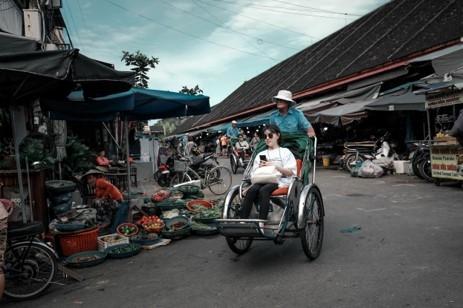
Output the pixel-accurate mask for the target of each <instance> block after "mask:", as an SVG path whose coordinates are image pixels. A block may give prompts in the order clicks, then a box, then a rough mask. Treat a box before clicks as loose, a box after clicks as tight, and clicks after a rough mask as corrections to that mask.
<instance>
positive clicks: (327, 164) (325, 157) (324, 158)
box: [322, 155, 330, 168]
mask: <svg viewBox="0 0 463 308" xmlns="http://www.w3.org/2000/svg"><path fill="white" fill-rule="evenodd" d="M322 161H323V168H329V167H330V156H329V155H323V156H322Z"/></svg>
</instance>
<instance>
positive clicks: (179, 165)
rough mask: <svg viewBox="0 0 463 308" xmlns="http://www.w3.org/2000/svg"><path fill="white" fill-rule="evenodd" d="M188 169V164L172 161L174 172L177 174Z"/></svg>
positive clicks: (181, 161)
mask: <svg viewBox="0 0 463 308" xmlns="http://www.w3.org/2000/svg"><path fill="white" fill-rule="evenodd" d="M187 168H188V163H187V162H186V161H183V160H177V159H176V160H174V170H175V171H177V172H185V171H186V170H187Z"/></svg>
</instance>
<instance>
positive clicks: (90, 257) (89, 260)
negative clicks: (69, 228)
mask: <svg viewBox="0 0 463 308" xmlns="http://www.w3.org/2000/svg"><path fill="white" fill-rule="evenodd" d="M107 255H108V254H107V253H106V252H101V251H98V250H91V251H84V252H79V253H76V254H73V255H71V256H69V257H67V258H66V260H65V261H64V264H65V265H66V266H71V267H77V268H83V267H89V266H95V265H98V264H101V263H103V262H104V261H105V259H106V257H107Z"/></svg>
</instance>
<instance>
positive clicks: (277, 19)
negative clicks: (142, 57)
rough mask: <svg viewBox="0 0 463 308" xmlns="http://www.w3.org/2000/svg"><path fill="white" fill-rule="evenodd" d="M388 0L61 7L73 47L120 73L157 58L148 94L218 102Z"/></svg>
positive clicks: (152, 0) (176, 0) (147, 0)
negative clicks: (183, 94)
mask: <svg viewBox="0 0 463 308" xmlns="http://www.w3.org/2000/svg"><path fill="white" fill-rule="evenodd" d="M386 2H388V1H387V0H349V1H345V0H296V1H292V0H98V1H96V0H63V7H62V9H61V11H62V13H63V17H64V19H65V22H66V25H67V28H68V31H69V33H70V37H71V40H72V43H73V45H74V47H75V48H79V49H80V50H81V52H82V53H84V54H85V55H87V56H90V57H93V58H96V59H98V60H101V61H105V62H109V63H113V64H114V65H115V66H116V68H117V69H119V70H128V69H129V68H128V67H127V66H125V65H124V64H123V63H122V62H121V56H122V50H126V51H129V52H135V51H137V50H140V51H141V52H143V53H145V54H146V55H148V56H154V57H157V58H159V60H160V63H159V65H157V67H156V68H155V69H153V70H151V71H150V73H149V77H150V80H149V87H150V88H154V89H161V90H170V91H175V92H177V91H179V90H180V89H181V88H182V86H188V87H194V86H195V85H199V87H200V88H201V89H203V91H204V94H205V95H208V96H210V101H211V105H214V104H217V103H220V102H221V101H222V100H223V99H225V98H226V97H227V96H228V95H229V94H231V93H232V92H233V91H234V90H235V89H236V88H238V87H239V86H240V85H241V84H242V83H244V82H245V81H246V80H249V79H251V78H253V77H254V76H256V75H258V74H260V73H262V72H263V71H265V70H267V69H269V68H270V67H272V66H274V65H275V64H277V63H279V62H281V61H282V60H284V59H286V58H288V57H289V56H291V55H293V54H295V53H297V52H299V51H300V50H302V49H304V48H307V47H308V46H310V45H311V44H313V43H315V42H317V41H319V40H320V39H323V38H324V37H326V36H327V35H329V34H331V33H333V32H335V31H336V30H338V29H340V28H342V27H344V26H345V25H347V24H349V23H351V22H353V21H354V20H356V19H357V18H359V17H360V16H362V15H364V14H367V13H368V12H370V11H372V10H374V9H376V8H377V7H379V6H381V5H383V4H385V3H386Z"/></svg>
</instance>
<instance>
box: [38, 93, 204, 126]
mask: <svg viewBox="0 0 463 308" xmlns="http://www.w3.org/2000/svg"><path fill="white" fill-rule="evenodd" d="M42 107H43V108H44V110H46V111H49V112H50V117H51V118H52V119H55V120H70V121H107V120H111V119H113V118H114V117H115V116H116V115H117V114H121V115H122V116H124V118H125V117H126V118H127V119H128V120H149V119H165V118H172V117H181V116H189V115H198V114H203V113H207V112H209V111H210V106H209V97H207V96H204V95H187V94H182V93H176V92H169V91H160V90H151V89H140V88H132V89H130V90H129V91H126V92H122V93H117V94H112V95H108V96H104V97H97V98H85V97H84V95H83V93H82V91H78V92H73V93H71V95H69V96H68V97H67V98H66V99H65V100H53V99H44V100H42Z"/></svg>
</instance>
